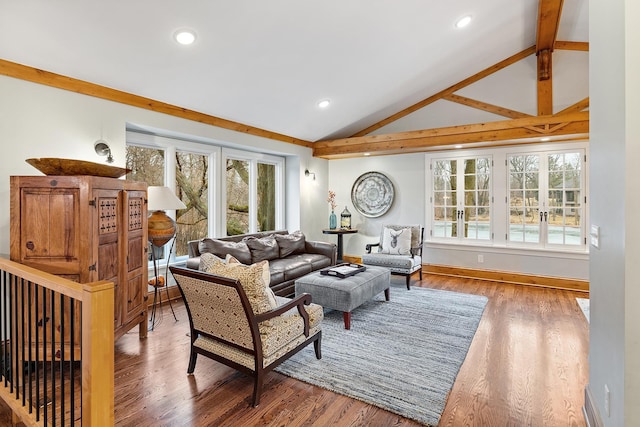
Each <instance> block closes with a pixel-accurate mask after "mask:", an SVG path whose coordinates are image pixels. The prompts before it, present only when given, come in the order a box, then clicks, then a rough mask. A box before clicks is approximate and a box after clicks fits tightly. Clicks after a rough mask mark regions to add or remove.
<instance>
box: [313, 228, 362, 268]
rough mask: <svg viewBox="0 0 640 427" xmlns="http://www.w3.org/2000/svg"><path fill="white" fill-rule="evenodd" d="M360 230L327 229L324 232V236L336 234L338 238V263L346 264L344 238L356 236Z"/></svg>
mask: <svg viewBox="0 0 640 427" xmlns="http://www.w3.org/2000/svg"><path fill="white" fill-rule="evenodd" d="M357 232H358V230H357V229H355V228H334V229H331V228H325V229H323V230H322V233H323V234H335V235H336V236H338V260H337V262H338V263H341V262H344V261H343V259H342V236H344V235H345V234H355V233H357Z"/></svg>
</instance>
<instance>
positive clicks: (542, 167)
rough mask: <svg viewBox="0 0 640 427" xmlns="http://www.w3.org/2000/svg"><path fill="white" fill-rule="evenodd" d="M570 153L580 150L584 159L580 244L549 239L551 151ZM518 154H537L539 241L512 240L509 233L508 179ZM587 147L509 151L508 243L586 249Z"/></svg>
mask: <svg viewBox="0 0 640 427" xmlns="http://www.w3.org/2000/svg"><path fill="white" fill-rule="evenodd" d="M567 153H577V154H579V155H580V157H581V159H582V161H581V170H580V186H579V188H580V198H581V207H580V208H579V209H580V211H581V216H580V218H581V221H580V226H579V227H578V228H579V229H580V238H579V239H580V244H578V245H569V244H557V243H552V242H549V241H548V229H549V222H548V217H549V209H550V206H549V205H550V203H549V191H550V190H551V189H550V188H549V162H548V159H549V155H552V154H567ZM516 156H538V162H539V163H538V164H539V168H538V169H539V171H538V174H539V175H538V181H539V183H538V191H539V195H538V199H539V214H538V215H540V221H539V225H540V227H539V241H538V242H526V241H524V242H521V241H511V240H510V237H509V233H510V228H511V227H510V223H509V210H510V196H511V195H510V191H509V189H510V188H509V180H510V171H509V169H510V166H509V159H510V158H512V157H516ZM586 163H587V162H586V150H585V149H584V148H582V147H579V148H567V149H561V150H541V151H528V152H512V153H507V155H506V159H505V170H506V185H507V197H506V198H505V205H506V206H505V209H506V211H507V213H506V225H505V232H506V235H505V240H506V244H507V246H509V247H520V248H524V247H532V248H542V249H552V250H556V251H558V250H560V251H586V250H587V242H586V240H587V239H586V217H587V198H586V195H587V188H586V173H587V171H586Z"/></svg>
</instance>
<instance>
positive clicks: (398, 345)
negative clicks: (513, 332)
mask: <svg viewBox="0 0 640 427" xmlns="http://www.w3.org/2000/svg"><path fill="white" fill-rule="evenodd" d="M371 270H373V269H371ZM368 271H369V269H367V272H368ZM362 274H366V272H365V273H362ZM358 276H359V275H356V276H354V277H358ZM345 280H349V279H345ZM391 288H392V289H391V293H392V294H393V297H392V298H391V299H390V300H389V301H385V297H384V294H382V293H381V294H378V295H377V296H375V297H374V298H373V299H371V300H368V301H366V302H364V303H363V304H362V305H360V307H359V308H358V309H357V311H356V313H354V318H353V325H352V328H351V329H350V330H347V329H345V328H344V321H343V314H342V313H341V312H340V311H337V310H330V311H329V310H328V311H326V312H325V315H324V320H323V321H322V359H320V360H315V358H314V357H313V352H312V351H301V352H299V353H298V354H296V355H295V356H293V357H292V358H291V359H289V360H287V361H286V362H284V363H282V364H281V365H280V366H279V367H278V368H276V371H277V372H280V373H281V374H284V375H287V376H290V377H293V378H297V379H299V380H302V381H304V382H307V383H309V384H313V385H316V386H318V387H322V388H325V389H327V390H331V391H332V392H334V393H339V394H343V395H345V396H350V397H352V398H355V399H358V400H361V401H363V402H366V403H369V404H371V405H374V406H377V407H379V408H383V409H385V410H387V411H391V412H393V413H395V414H400V415H402V416H404V417H407V418H410V419H412V420H416V421H418V422H420V423H422V424H425V425H428V426H437V425H438V422H439V421H440V417H441V415H442V412H443V410H444V407H445V404H446V401H447V397H448V396H449V395H450V394H451V388H452V387H453V384H454V382H455V380H456V376H457V375H458V371H459V370H460V367H461V366H462V363H463V362H464V360H465V357H466V356H467V352H468V351H469V346H470V345H471V342H472V340H473V337H474V335H475V334H476V330H477V329H478V324H479V323H480V319H481V317H482V313H483V311H484V309H485V306H486V304H487V298H486V297H484V296H478V295H469V294H463V293H460V292H450V291H441V290H436V289H427V288H416V289H414V290H412V291H411V292H398V288H397V285H393V284H392V285H391ZM312 299H315V298H314V297H312ZM425 325H429V326H428V327H425ZM382 361H384V362H382ZM372 384H374V386H372Z"/></svg>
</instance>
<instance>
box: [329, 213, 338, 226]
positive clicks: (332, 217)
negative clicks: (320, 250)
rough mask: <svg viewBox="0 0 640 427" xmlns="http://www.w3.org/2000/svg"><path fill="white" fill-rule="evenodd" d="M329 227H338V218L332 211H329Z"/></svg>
mask: <svg viewBox="0 0 640 427" xmlns="http://www.w3.org/2000/svg"><path fill="white" fill-rule="evenodd" d="M329 228H330V229H331V230H335V229H336V228H338V218H337V217H336V214H335V212H334V211H331V215H329Z"/></svg>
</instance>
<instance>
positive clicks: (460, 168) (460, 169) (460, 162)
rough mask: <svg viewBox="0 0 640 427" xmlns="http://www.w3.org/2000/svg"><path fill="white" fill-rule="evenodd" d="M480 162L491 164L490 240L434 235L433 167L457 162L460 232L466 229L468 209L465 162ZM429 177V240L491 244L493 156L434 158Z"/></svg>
mask: <svg viewBox="0 0 640 427" xmlns="http://www.w3.org/2000/svg"><path fill="white" fill-rule="evenodd" d="M470 159H473V160H478V159H488V161H489V164H490V166H489V167H490V169H489V188H488V191H489V200H490V203H489V211H490V217H489V238H488V239H477V238H471V237H466V236H464V233H460V232H458V235H457V236H455V237H447V236H436V235H435V233H434V228H435V218H434V209H435V192H434V175H433V174H434V168H433V165H434V163H435V162H438V161H456V162H457V167H456V193H457V196H456V202H457V203H456V211H457V213H458V214H457V215H456V219H457V220H456V226H457V229H458V230H463V229H464V223H465V218H464V211H465V208H466V205H465V197H464V196H465V191H466V189H465V185H464V178H465V175H464V162H465V160H470ZM429 175H430V179H429V182H430V185H429V187H428V188H429V192H430V195H429V197H428V198H427V200H428V201H429V206H430V208H429V212H428V218H429V219H428V220H427V224H429V238H430V240H432V241H434V242H456V243H467V244H474V245H475V244H484V245H486V244H491V242H492V241H493V221H494V220H493V217H494V210H495V207H494V203H493V158H492V156H491V154H488V153H476V154H469V155H463V156H460V155H456V156H452V155H450V154H449V155H446V154H445V155H439V156H433V157H431V159H430V161H429Z"/></svg>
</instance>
